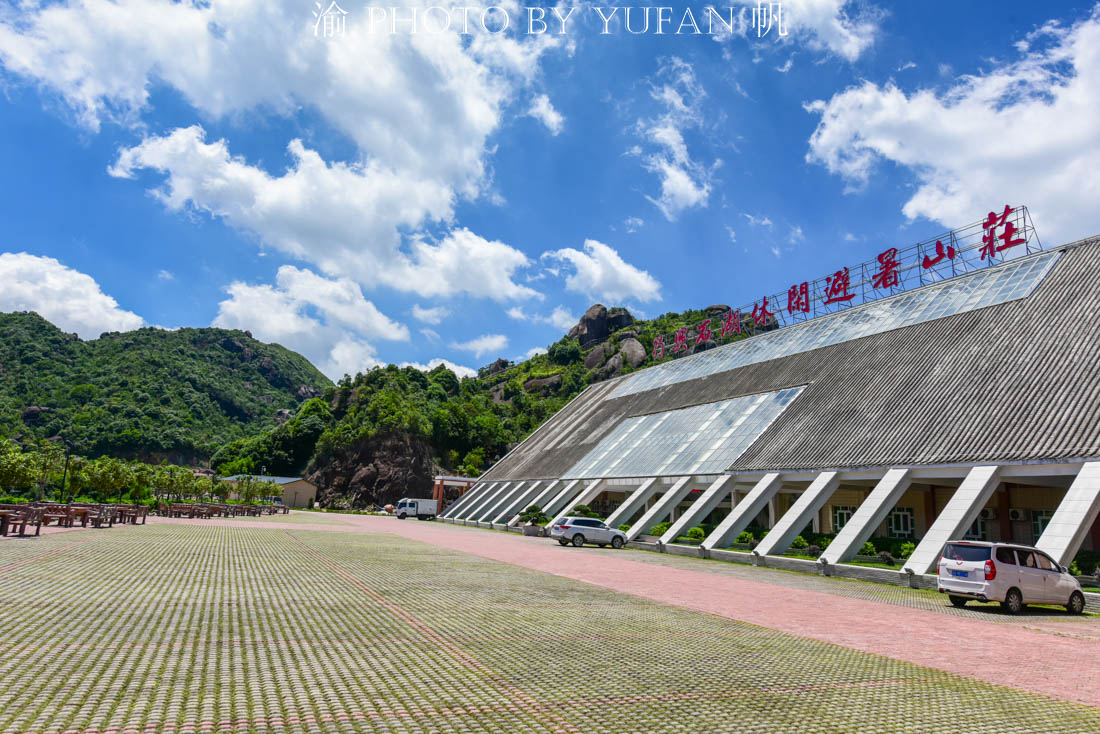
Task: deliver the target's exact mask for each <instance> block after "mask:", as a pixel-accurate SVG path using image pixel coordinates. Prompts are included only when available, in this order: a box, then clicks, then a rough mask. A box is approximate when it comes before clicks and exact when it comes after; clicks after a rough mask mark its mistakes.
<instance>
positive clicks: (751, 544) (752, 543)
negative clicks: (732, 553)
mask: <svg viewBox="0 0 1100 734" xmlns="http://www.w3.org/2000/svg"><path fill="white" fill-rule="evenodd" d="M758 545H760V541H759V540H757V539H756V538H753V539H752V540H750V541H749V550H753V549H754V548H756V546H758Z"/></svg>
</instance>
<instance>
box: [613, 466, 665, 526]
mask: <svg viewBox="0 0 1100 734" xmlns="http://www.w3.org/2000/svg"><path fill="white" fill-rule="evenodd" d="M656 484H657V477H650V478H649V479H647V480H645V481H644V482H642V483H641V484H640V485H639V486H638V488H637V489H635V490H634V491H633V492H631V493H630V494H629V495H627V498H626V499H625V500H623V503H622V504H621V505H619V506H618V507H617V508H616V509H615V511H614V512H612V513H611V516H610V517H609V518H607V524H608V525H610V526H611V527H613V528H617V527H619V526H620V525H622V524H623V523H624V522H630V518H632V517H634V513H636V512H637V511H638V510H640V509H641V508H642V505H644V504H645V503H646V502H647V501H648V500H649V498H650V497H652V496H653V494H654V493H655V492H656V491H657V487H656V486H655V485H656Z"/></svg>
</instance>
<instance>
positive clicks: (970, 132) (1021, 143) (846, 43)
mask: <svg viewBox="0 0 1100 734" xmlns="http://www.w3.org/2000/svg"><path fill="white" fill-rule="evenodd" d="M434 4H435V3H432V5H434ZM340 5H341V7H342V8H343V9H344V10H346V11H347V15H346V16H344V18H345V31H344V33H343V35H336V36H334V37H331V38H325V37H317V35H315V33H314V18H313V16H312V11H313V10H316V8H315V7H314V4H313V3H312V2H299V1H297V0H295V1H293V2H291V1H290V0H286V1H278V2H275V1H271V0H268V1H266V2H258V1H254V0H237V1H235V2H219V1H217V0H212V1H211V2H202V3H197V2H196V3H191V2H179V3H169V2H166V1H161V0H117V1H116V2H107V0H84V1H83V2H80V1H78V0H70V1H69V2H61V3H50V2H44V3H39V2H25V3H20V4H8V5H4V6H2V8H0V80H2V84H3V89H4V93H5V94H4V98H3V99H2V100H0V110H2V113H0V153H2V160H3V161H5V165H4V167H3V170H2V172H0V201H2V202H3V204H2V206H0V227H2V231H3V232H4V238H3V241H2V243H0V252H2V253H3V254H0V281H2V282H4V283H5V287H4V289H3V292H0V310H3V311H10V310H17V309H20V310H22V309H30V310H37V311H39V312H40V313H42V314H43V315H44V316H46V317H47V318H49V319H51V320H52V321H54V322H55V323H57V324H58V325H59V326H61V327H62V328H63V329H65V330H67V331H76V332H78V333H80V334H81V336H83V337H84V338H94V337H95V336H97V335H98V334H99V333H100V332H102V331H107V330H125V329H130V328H137V327H140V326H143V325H145V326H148V325H154V326H161V327H166V328H173V327H178V326H207V325H210V324H215V325H222V326H227V327H234V328H242V329H250V330H251V331H252V332H253V334H254V335H255V336H256V337H257V338H260V339H263V340H265V341H277V342H279V343H282V344H284V345H285V346H288V347H290V348H293V349H296V350H298V351H301V352H302V353H304V354H305V355H306V356H307V357H309V358H310V359H311V360H312V361H313V362H314V363H315V364H317V365H318V367H320V368H321V369H322V370H324V371H325V372H326V373H327V374H329V375H330V376H331V377H333V378H334V379H335V378H338V377H339V376H340V375H342V374H344V373H345V372H355V371H357V370H362V369H367V368H369V367H370V366H372V365H374V364H378V363H386V362H396V363H413V364H418V365H429V364H432V363H433V360H439V359H444V360H447V361H448V362H449V363H451V364H453V365H458V366H463V367H474V368H476V367H477V366H478V365H481V364H485V363H487V362H489V361H491V360H492V359H494V358H496V357H498V356H503V357H506V358H510V359H518V358H523V356H524V355H526V354H529V353H530V352H531V350H534V349H539V348H544V347H545V346H547V345H548V344H550V343H552V342H553V341H555V340H556V339H557V338H559V337H560V335H561V334H562V333H563V332H564V331H565V330H566V329H567V328H568V326H569V325H570V324H571V323H574V322H575V321H576V319H577V317H579V315H580V314H581V313H583V312H584V310H585V309H586V308H587V307H588V306H589V305H591V304H592V303H594V302H597V301H599V302H602V303H604V304H606V305H609V306H611V305H625V306H627V307H629V308H630V309H631V310H632V311H634V312H635V313H636V314H639V315H643V316H653V315H657V314H659V313H663V312H666V311H681V310H684V309H687V308H699V307H702V306H706V305H709V304H712V303H725V304H732V305H735V306H736V305H741V304H743V303H746V302H750V301H752V300H754V299H755V298H757V297H758V296H761V295H764V294H768V293H774V292H779V291H784V290H785V289H786V288H787V287H788V286H789V285H790V284H792V283H796V282H800V281H803V280H807V279H814V278H818V277H822V276H824V275H827V274H829V273H831V272H833V271H834V270H836V269H837V268H838V267H841V266H843V265H850V264H854V263H857V262H860V261H863V260H867V259H872V258H874V256H875V255H876V254H877V253H879V252H881V251H883V250H884V249H886V248H887V247H892V246H897V247H903V246H906V245H909V244H913V243H915V242H917V241H920V240H923V239H925V238H927V237H929V236H932V235H935V234H938V233H939V232H941V231H942V230H944V229H947V228H950V227H952V226H957V225H962V224H966V223H969V222H972V221H975V220H977V219H979V218H981V217H982V216H984V214H985V213H986V212H988V211H989V210H990V209H1000V208H1001V207H1002V206H1003V205H1004V204H1006V203H1012V204H1026V205H1028V206H1029V207H1030V210H1031V214H1032V218H1033V220H1034V222H1035V225H1036V227H1037V230H1038V233H1039V235H1040V237H1042V238H1043V240H1044V242H1045V243H1046V244H1058V243H1060V242H1064V241H1070V240H1073V239H1077V238H1080V237H1085V236H1089V235H1092V234H1096V233H1097V232H1100V207H1097V206H1096V201H1097V196H1098V195H1100V177H1098V176H1097V174H1096V171H1097V170H1100V123H1098V122H1097V120H1098V119H1100V50H1098V49H1100V15H1098V12H1097V10H1096V8H1095V7H1094V6H1093V5H1092V4H1089V3H1059V4H1057V5H1052V4H1047V3H1003V2H1001V3H992V2H990V3H947V2H944V3H934V2H929V3H904V4H898V5H886V4H882V3H862V2H861V3H846V2H842V1H841V0H804V1H803V2H785V3H782V7H783V13H784V23H785V29H786V31H787V35H786V36H785V37H782V38H780V37H778V35H777V30H776V29H775V28H774V27H773V29H772V31H771V32H770V33H769V35H767V36H764V37H763V38H758V37H757V32H756V30H755V29H753V28H752V27H751V17H752V13H751V8H752V7H753V5H751V4H734V5H732V7H733V8H734V13H735V15H737V16H739V18H740V19H741V22H740V24H735V30H734V32H733V33H728V32H726V33H718V34H712V35H708V34H705V33H704V34H701V35H691V34H687V33H685V34H681V35H675V34H671V33H666V34H664V35H656V34H653V33H647V34H639V35H632V34H629V33H627V32H626V31H625V29H624V28H623V27H622V26H621V24H620V23H619V18H616V19H615V20H613V21H612V23H611V24H610V26H609V30H610V31H611V32H610V33H608V34H601V33H600V31H601V28H602V22H600V20H599V17H598V16H597V15H596V14H595V8H596V7H600V8H608V7H611V6H593V5H581V4H578V5H577V6H576V7H577V10H576V11H574V15H573V16H572V17H571V19H570V23H569V26H568V32H567V33H565V34H550V33H547V34H541V35H529V34H526V33H523V32H522V30H523V28H522V25H523V23H524V18H525V15H524V14H525V13H526V10H525V8H526V7H528V6H531V5H534V3H527V4H511V5H509V4H505V5H504V6H503V7H505V8H507V9H508V10H509V11H510V13H511V18H512V26H513V28H512V29H510V30H509V31H506V32H504V33H500V34H492V33H486V32H484V31H480V30H478V29H477V28H476V25H475V29H474V31H475V32H473V33H472V34H469V35H461V34H459V33H457V32H453V31H452V32H446V33H438V32H426V31H424V30H423V29H421V31H420V32H418V33H417V34H410V33H408V32H399V33H397V34H388V33H386V32H384V31H377V30H375V31H374V32H372V31H371V30H370V29H369V28H368V26H367V20H368V16H369V3H362V2H352V1H351V0H347V1H346V2H341V3H340ZM385 5H386V6H387V7H388V6H389V5H390V3H386V4H385ZM417 5H418V6H419V7H421V8H423V7H425V6H426V5H427V4H417ZM457 6H461V4H458V5H457ZM408 7H412V6H411V5H410V6H408ZM446 7H451V6H446ZM545 7H550V6H545ZM558 7H559V8H562V9H563V10H562V12H564V8H567V7H571V6H569V5H568V4H564V3H563V4H562V5H561V6H558ZM672 7H673V10H672V12H671V15H672V16H674V17H675V18H676V19H677V23H676V24H678V21H679V19H680V18H682V16H683V13H684V11H685V9H687V8H691V9H692V10H693V11H694V14H695V17H696V18H697V20H699V21H700V24H701V25H703V23H702V21H701V19H702V18H703V17H704V15H705V11H704V10H703V8H704V7H705V6H700V5H680V6H672ZM717 7H718V8H719V9H720V10H721V12H722V13H723V14H724V13H726V12H727V11H725V10H724V9H725V8H726V7H731V6H725V5H720V6H717ZM606 12H609V11H606V10H605V13H606ZM636 17H637V16H636ZM676 24H674V25H676ZM517 26H520V31H521V32H514V30H515V29H516V27H517ZM551 28H553V25H551ZM635 28H637V26H635ZM704 28H705V25H704ZM320 35H322V36H323V34H320Z"/></svg>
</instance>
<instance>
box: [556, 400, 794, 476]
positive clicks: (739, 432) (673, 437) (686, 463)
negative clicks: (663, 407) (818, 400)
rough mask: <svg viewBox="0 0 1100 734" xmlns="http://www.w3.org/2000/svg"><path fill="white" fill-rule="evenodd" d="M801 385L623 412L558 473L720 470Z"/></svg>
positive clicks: (674, 473) (655, 473) (642, 473)
mask: <svg viewBox="0 0 1100 734" xmlns="http://www.w3.org/2000/svg"><path fill="white" fill-rule="evenodd" d="M801 390H802V388H801V387H793V388H788V389H786V390H778V391H776V392H768V393H760V394H758V395H746V396H744V397H740V398H733V399H731V400H722V401H719V402H716V403H706V404H704V405H695V406H692V407H690V408H681V409H679V410H667V411H665V412H663V413H653V414H651V415H642V416H638V417H636V418H627V419H626V420H624V421H623V422H622V423H620V424H619V425H618V426H616V427H615V428H614V429H613V430H612V431H611V433H609V434H608V435H607V436H605V437H604V438H603V440H602V441H600V442H599V443H598V444H597V445H596V447H595V448H593V449H592V450H591V451H589V452H588V454H587V455H585V457H584V458H583V459H581V460H580V461H578V462H577V463H576V464H575V465H574V466H573V467H572V468H570V469H569V471H567V472H566V473H565V475H564V476H563V479H606V478H609V477H658V476H684V475H688V474H714V473H720V472H723V471H725V469H726V468H727V467H728V466H729V465H730V464H732V463H733V462H735V461H736V460H737V458H738V457H739V456H740V455H741V454H742V453H744V451H745V449H747V448H748V447H749V446H750V445H751V444H752V442H753V441H755V440H756V439H757V437H759V436H760V434H761V433H763V432H764V429H766V428H767V427H768V426H769V425H770V424H771V422H772V421H773V420H775V419H776V417H777V416H778V415H779V414H780V413H782V412H783V410H784V409H785V408H786V407H787V405H788V404H790V402H791V401H792V400H793V399H794V398H795V396H797V395H798V393H799V392H800V391H801Z"/></svg>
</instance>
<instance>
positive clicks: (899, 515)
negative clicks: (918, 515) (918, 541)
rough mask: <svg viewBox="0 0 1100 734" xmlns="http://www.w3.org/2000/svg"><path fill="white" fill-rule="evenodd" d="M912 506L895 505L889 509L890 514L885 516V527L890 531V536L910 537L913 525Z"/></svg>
mask: <svg viewBox="0 0 1100 734" xmlns="http://www.w3.org/2000/svg"><path fill="white" fill-rule="evenodd" d="M913 517H914V513H913V508H912V507H895V508H894V509H893V510H891V511H890V516H889V517H888V518H886V528H887V530H888V531H889V533H890V537H891V538H912V537H913V527H914V525H915V523H914V522H913Z"/></svg>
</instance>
